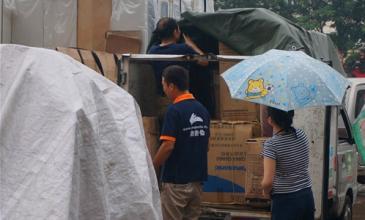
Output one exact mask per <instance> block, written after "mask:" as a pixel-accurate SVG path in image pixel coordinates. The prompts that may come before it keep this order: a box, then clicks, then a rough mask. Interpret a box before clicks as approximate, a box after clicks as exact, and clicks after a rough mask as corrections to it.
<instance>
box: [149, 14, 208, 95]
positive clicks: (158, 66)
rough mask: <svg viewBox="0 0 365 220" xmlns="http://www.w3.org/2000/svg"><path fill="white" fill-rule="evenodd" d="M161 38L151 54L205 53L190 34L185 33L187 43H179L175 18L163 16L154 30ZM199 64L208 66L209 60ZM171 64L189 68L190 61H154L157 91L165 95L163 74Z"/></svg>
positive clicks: (150, 50)
mask: <svg viewBox="0 0 365 220" xmlns="http://www.w3.org/2000/svg"><path fill="white" fill-rule="evenodd" d="M154 33H155V34H157V35H158V37H159V39H160V41H161V42H160V44H157V45H154V46H152V47H151V48H150V49H149V50H148V53H149V54H179V55H180V54H181V55H194V54H200V55H203V54H204V53H203V51H202V50H200V49H199V47H198V46H197V45H196V44H195V43H194V42H193V41H192V40H191V38H190V37H189V36H186V35H185V34H183V37H184V41H185V43H178V41H179V40H180V36H181V31H180V28H179V26H178V24H177V22H176V20H175V19H173V18H167V17H164V18H161V19H160V20H159V21H158V23H157V26H156V29H155V31H154ZM198 64H199V65H202V66H207V65H208V62H207V61H198ZM170 65H181V66H183V67H185V68H187V69H189V68H188V66H189V63H187V62H170V61H156V62H154V63H153V68H154V72H155V78H156V84H157V85H156V86H157V92H158V93H159V94H160V95H163V91H162V86H161V74H162V71H163V70H164V69H165V68H166V67H167V66H170Z"/></svg>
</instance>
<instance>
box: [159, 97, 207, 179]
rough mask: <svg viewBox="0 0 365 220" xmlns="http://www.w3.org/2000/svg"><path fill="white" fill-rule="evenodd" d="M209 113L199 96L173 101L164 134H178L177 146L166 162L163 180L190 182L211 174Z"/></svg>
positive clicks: (166, 119)
mask: <svg viewBox="0 0 365 220" xmlns="http://www.w3.org/2000/svg"><path fill="white" fill-rule="evenodd" d="M209 123H210V118H209V113H208V111H207V110H206V109H205V107H204V106H203V105H202V104H200V103H199V102H198V101H196V100H195V99H185V100H182V101H179V100H178V101H177V102H175V104H173V105H170V106H169V108H168V111H167V113H166V118H165V123H164V127H163V130H162V135H164V136H172V137H175V138H176V142H175V149H174V151H173V152H172V153H171V155H170V157H169V159H168V160H167V161H166V163H165V167H164V170H163V177H162V181H163V182H169V183H188V182H199V181H204V180H206V178H207V150H208V140H209V135H210V134H209Z"/></svg>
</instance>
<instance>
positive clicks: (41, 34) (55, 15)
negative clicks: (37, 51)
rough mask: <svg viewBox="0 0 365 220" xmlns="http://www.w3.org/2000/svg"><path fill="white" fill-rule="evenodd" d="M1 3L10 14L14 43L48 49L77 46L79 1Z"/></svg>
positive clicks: (21, 0)
mask: <svg viewBox="0 0 365 220" xmlns="http://www.w3.org/2000/svg"><path fill="white" fill-rule="evenodd" d="M1 1H4V4H3V9H4V11H5V12H10V13H11V21H10V22H11V43H15V44H24V45H28V46H37V47H47V48H55V47H57V46H62V47H75V46H76V32H77V31H76V30H77V0H1ZM5 31H8V30H5ZM5 34H8V33H5Z"/></svg>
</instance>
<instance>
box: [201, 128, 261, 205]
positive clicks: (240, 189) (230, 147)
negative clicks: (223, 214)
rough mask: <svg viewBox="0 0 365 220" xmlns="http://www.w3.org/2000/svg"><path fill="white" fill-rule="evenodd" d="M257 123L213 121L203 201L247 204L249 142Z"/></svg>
mask: <svg viewBox="0 0 365 220" xmlns="http://www.w3.org/2000/svg"><path fill="white" fill-rule="evenodd" d="M254 127H255V124H253V123H250V122H243V121H212V122H211V126H210V129H211V130H210V134H211V135H210V137H211V138H210V140H209V152H208V175H209V176H208V181H207V182H206V183H205V184H204V189H203V191H204V193H203V201H204V202H208V203H221V204H222V203H223V204H243V203H244V198H245V184H246V150H245V146H244V145H245V142H246V140H247V139H249V138H252V136H253V130H254Z"/></svg>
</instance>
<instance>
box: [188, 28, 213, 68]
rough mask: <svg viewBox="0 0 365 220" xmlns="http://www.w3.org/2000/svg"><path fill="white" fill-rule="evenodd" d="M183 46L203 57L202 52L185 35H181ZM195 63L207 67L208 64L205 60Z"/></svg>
mask: <svg viewBox="0 0 365 220" xmlns="http://www.w3.org/2000/svg"><path fill="white" fill-rule="evenodd" d="M183 37H184V40H185V44H186V45H188V46H189V47H190V48H191V49H193V50H194V51H195V52H196V53H197V54H199V55H204V52H203V51H202V50H201V49H200V48H199V47H198V46H197V45H196V44H195V43H194V41H193V40H192V39H191V38H190V37H189V36H187V35H185V34H183ZM197 63H198V64H199V65H200V66H208V64H209V62H208V61H206V60H198V61H197Z"/></svg>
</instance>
